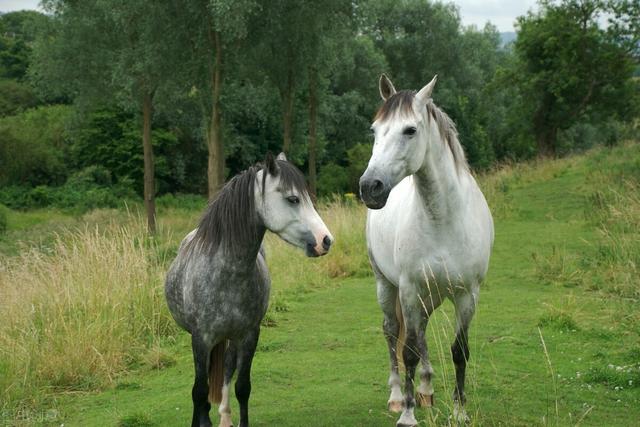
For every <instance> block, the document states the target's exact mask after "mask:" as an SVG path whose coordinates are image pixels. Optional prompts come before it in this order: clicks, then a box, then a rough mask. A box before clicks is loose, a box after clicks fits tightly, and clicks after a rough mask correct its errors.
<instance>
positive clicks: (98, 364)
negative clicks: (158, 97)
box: [0, 144, 640, 426]
mask: <svg viewBox="0 0 640 427" xmlns="http://www.w3.org/2000/svg"><path fill="white" fill-rule="evenodd" d="M478 179H479V181H480V184H481V187H482V189H483V191H484V193H485V195H486V197H487V199H488V201H489V205H490V207H491V209H492V212H493V215H494V221H495V227H496V242H495V246H494V250H493V255H492V259H491V266H490V270H489V276H488V278H487V280H486V282H485V283H484V284H483V288H482V291H481V298H480V305H479V308H478V312H477V315H476V317H475V319H474V322H473V324H472V327H471V337H470V346H471V360H470V365H469V368H468V377H467V384H468V392H467V393H468V411H469V412H470V415H471V424H473V425H504V426H531V425H554V426H556V425H559V426H564V425H584V426H587V425H600V426H601V425H606V426H629V425H634V424H636V423H637V420H639V419H640V308H639V306H638V304H639V300H640V280H639V279H638V266H639V265H640V233H639V231H638V230H640V191H639V190H640V145H638V144H626V145H622V146H619V147H615V148H611V149H604V148H600V149H595V150H592V151H589V152H587V153H586V154H584V155H576V156H572V157H568V158H564V159H559V160H545V161H532V162H529V163H520V164H505V165H502V166H500V167H497V168H495V170H493V171H491V172H489V173H486V174H484V175H482V176H479V177H478ZM203 206H204V200H200V199H189V201H188V203H187V202H186V201H183V200H182V199H180V198H176V199H175V200H168V199H167V200H165V201H164V203H159V210H158V217H159V232H158V234H157V235H156V236H155V237H152V238H151V237H148V236H147V235H146V233H145V227H144V221H143V215H142V214H141V208H140V207H139V206H136V205H132V206H128V207H124V208H122V209H114V210H94V211H91V212H89V213H87V214H84V215H81V216H72V215H69V214H67V213H65V212H61V211H55V210H34V211H28V212H17V211H8V212H7V213H6V215H7V224H8V227H7V231H6V234H5V235H4V236H3V237H1V238H0V252H1V254H0V303H1V306H2V310H1V311H0V425H25V426H31V425H56V426H59V425H64V426H87V425H96V426H97V425H100V426H102V425H113V426H174V425H185V424H187V423H188V422H189V420H190V416H191V415H190V411H191V400H190V390H191V382H192V371H193V369H192V359H191V350H190V345H189V339H188V335H187V334H186V333H184V332H181V331H180V330H178V328H177V327H176V326H175V325H174V323H173V320H172V319H171V317H170V315H169V314H168V311H167V309H166V306H165V303H164V296H163V288H162V286H163V275H164V273H165V271H166V269H167V267H168V265H169V263H170V262H171V260H172V258H173V256H174V255H175V251H176V249H177V246H178V244H179V242H180V240H181V239H182V237H183V236H184V235H185V234H186V233H187V232H188V231H189V230H191V229H192V228H193V227H194V226H195V224H196V223H197V219H198V217H199V215H200V212H201V209H202V208H203ZM319 209H320V214H321V216H322V217H323V218H324V219H325V222H326V223H327V225H328V226H329V228H330V229H331V231H332V233H333V235H334V236H335V237H336V244H335V246H334V247H333V248H332V252H331V253H330V254H329V255H328V256H326V257H324V258H322V259H307V258H305V257H304V255H303V254H302V253H301V252H300V251H298V250H296V249H294V248H291V247H289V246H287V245H286V244H285V243H283V242H281V241H280V240H278V239H277V238H276V237H275V236H273V235H268V238H267V243H266V245H267V254H268V261H269V264H270V268H271V273H272V279H273V293H272V298H271V306H270V309H269V312H268V315H267V317H266V319H265V321H264V323H263V330H262V336H261V340H260V344H259V348H258V352H257V354H256V357H255V359H254V369H253V375H252V380H253V392H252V395H251V400H250V412H251V417H252V418H251V421H252V423H253V424H254V425H257V426H270V425H280V426H288V425H292V426H293V425H296V426H300V425H303V426H335V425H345V426H391V425H394V423H395V420H396V415H395V414H391V413H389V412H387V411H386V400H387V397H388V391H387V386H386V381H387V376H388V366H387V354H386V353H387V350H386V344H385V342H384V338H383V336H382V331H381V321H382V315H381V312H380V310H379V309H378V307H377V303H376V299H375V286H374V283H373V279H372V276H371V273H370V269H369V266H368V260H367V256H366V247H365V241H364V221H365V215H366V209H365V208H364V207H363V206H362V205H361V204H360V203H358V202H357V201H356V200H355V198H353V197H346V198H335V199H332V200H325V201H323V202H321V203H320V205H319ZM452 341H453V325H452V307H451V305H450V304H448V303H447V304H445V305H444V306H443V307H442V308H441V309H439V310H438V311H437V312H436V315H434V316H433V318H432V320H431V321H430V324H429V327H428V346H429V350H430V354H431V357H432V363H433V366H434V369H435V372H436V380H435V387H436V399H435V402H436V405H435V407H434V408H432V409H430V410H424V409H421V410H419V411H418V419H419V420H420V422H421V425H448V424H449V423H450V421H449V418H448V417H449V415H450V413H451V410H452V408H451V407H452V401H451V397H450V396H451V392H452V391H453V382H454V374H453V364H452V362H451V357H450V353H449V346H450V344H451V343H452ZM232 407H233V411H234V415H237V404H236V402H235V401H233V403H232ZM212 416H213V417H214V418H213V419H214V424H215V423H216V421H215V416H216V414H215V411H212ZM234 420H236V421H237V416H236V417H234Z"/></svg>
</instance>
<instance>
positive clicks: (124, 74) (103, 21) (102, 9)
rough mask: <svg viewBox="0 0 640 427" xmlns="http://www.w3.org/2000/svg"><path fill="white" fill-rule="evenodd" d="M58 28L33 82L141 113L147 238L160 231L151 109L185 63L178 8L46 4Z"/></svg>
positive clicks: (43, 47) (96, 1) (115, 0)
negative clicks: (176, 26) (175, 26)
mask: <svg viewBox="0 0 640 427" xmlns="http://www.w3.org/2000/svg"><path fill="white" fill-rule="evenodd" d="M43 4H44V6H45V7H46V8H47V9H48V10H49V11H50V12H52V13H53V14H54V17H55V20H56V24H57V25H56V26H55V27H54V28H53V33H52V34H49V35H48V37H45V38H43V39H42V40H41V42H40V43H38V44H37V45H36V55H35V58H36V60H35V63H34V67H33V69H32V79H33V81H35V83H36V84H37V85H39V86H40V87H41V88H44V89H45V90H46V89H48V90H49V91H53V92H59V93H64V92H67V93H73V94H74V97H75V100H76V102H77V103H79V104H81V105H82V104H85V105H86V104H89V105H100V104H109V103H113V102H114V96H113V95H114V94H115V95H116V96H115V99H116V100H117V101H119V103H120V104H122V105H124V106H125V107H127V108H134V109H137V110H138V111H139V112H140V113H139V114H140V119H141V123H142V126H141V127H142V129H141V131H142V132H141V134H142V146H143V153H144V205H145V210H146V212H147V224H148V228H149V232H151V233H154V232H155V229H156V213H155V183H154V179H155V174H154V160H153V144H152V141H151V135H152V133H151V127H152V121H153V108H154V106H153V102H154V96H155V94H156V93H157V91H158V90H159V89H160V88H161V87H162V85H163V83H164V82H165V81H166V80H167V79H169V78H171V77H172V76H173V70H174V67H173V65H174V64H175V62H176V61H175V60H177V59H179V58H180V54H179V52H180V51H181V49H179V47H178V46H176V45H175V43H174V39H173V38H172V37H168V34H167V32H168V30H170V29H171V28H172V26H171V23H172V18H173V16H175V15H176V13H177V10H173V9H172V5H173V2H147V1H140V2H126V1H123V0H92V1H83V2H76V1H71V0H46V1H44V2H43Z"/></svg>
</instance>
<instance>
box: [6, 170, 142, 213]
mask: <svg viewBox="0 0 640 427" xmlns="http://www.w3.org/2000/svg"><path fill="white" fill-rule="evenodd" d="M135 199H137V196H136V195H135V193H134V192H133V190H132V188H131V187H130V185H129V182H127V181H124V182H121V183H118V184H117V185H111V175H110V172H109V171H108V170H107V169H105V168H103V167H100V166H89V167H87V168H85V169H83V170H81V171H79V172H76V173H75V174H73V175H71V176H70V177H69V179H68V180H67V182H66V183H65V184H64V185H63V186H60V187H49V186H46V185H39V186H37V187H35V188H29V187H24V186H9V187H4V188H2V189H0V203H4V204H5V205H7V206H8V207H10V208H12V209H21V210H24V209H32V208H44V207H49V206H52V207H56V208H59V209H63V210H68V211H73V212H75V213H83V212H86V211H89V210H91V209H96V208H117V207H120V206H122V203H123V200H135Z"/></svg>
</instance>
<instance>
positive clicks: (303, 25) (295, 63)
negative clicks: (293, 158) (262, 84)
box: [252, 0, 322, 154]
mask: <svg viewBox="0 0 640 427" xmlns="http://www.w3.org/2000/svg"><path fill="white" fill-rule="evenodd" d="M313 6H314V2H313V1H311V0H305V1H299V2H290V1H269V0H263V1H262V2H261V3H260V10H261V13H260V15H256V17H255V19H254V21H253V22H252V28H253V30H254V31H253V34H252V38H253V40H254V41H255V43H254V49H253V56H254V58H253V59H254V63H255V66H256V67H259V68H261V69H262V70H263V71H264V73H265V74H266V76H267V77H268V79H269V81H270V82H271V83H272V84H273V85H274V86H275V87H276V88H277V89H278V93H279V94H280V103H281V109H282V151H283V152H285V153H287V154H289V151H290V150H291V145H292V140H293V133H294V122H293V118H294V104H295V100H296V93H297V91H298V90H299V88H300V86H301V83H302V82H303V81H304V77H305V74H306V71H307V70H306V64H305V59H306V58H307V57H308V56H307V55H306V45H305V42H306V40H305V36H306V35H307V34H308V31H309V30H308V27H307V25H308V24H309V21H308V20H307V19H308V18H311V17H312V15H311V14H309V11H310V10H311V9H310V8H311V7H313ZM316 6H317V7H321V6H322V2H318V4H317V5H316Z"/></svg>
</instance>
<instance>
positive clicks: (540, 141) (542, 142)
mask: <svg viewBox="0 0 640 427" xmlns="http://www.w3.org/2000/svg"><path fill="white" fill-rule="evenodd" d="M557 136H558V130H557V129H556V128H553V127H552V128H548V129H541V130H538V133H537V135H536V142H537V145H538V156H540V157H556V139H557Z"/></svg>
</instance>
